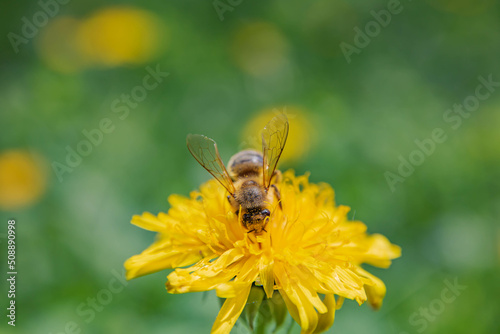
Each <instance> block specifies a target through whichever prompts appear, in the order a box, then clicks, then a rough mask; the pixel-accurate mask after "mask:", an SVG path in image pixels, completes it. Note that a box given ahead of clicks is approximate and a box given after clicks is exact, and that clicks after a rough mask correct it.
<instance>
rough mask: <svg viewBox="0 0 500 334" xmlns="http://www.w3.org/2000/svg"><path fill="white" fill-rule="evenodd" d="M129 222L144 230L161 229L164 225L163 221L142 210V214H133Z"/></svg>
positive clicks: (163, 228) (156, 230) (157, 230)
mask: <svg viewBox="0 0 500 334" xmlns="http://www.w3.org/2000/svg"><path fill="white" fill-rule="evenodd" d="M131 223H132V224H134V225H136V226H139V227H140V228H143V229H145V230H148V231H155V232H159V231H163V230H165V227H166V226H165V223H163V222H162V221H161V220H159V219H158V218H157V217H156V216H155V215H153V214H151V213H149V212H144V213H143V214H142V216H138V215H135V216H133V217H132V221H131Z"/></svg>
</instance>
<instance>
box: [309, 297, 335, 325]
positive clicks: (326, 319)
mask: <svg viewBox="0 0 500 334" xmlns="http://www.w3.org/2000/svg"><path fill="white" fill-rule="evenodd" d="M323 303H324V304H325V305H326V307H327V308H328V312H326V313H323V314H320V315H319V316H318V325H317V326H316V329H315V330H314V333H322V332H324V331H327V330H328V329H329V328H330V327H332V325H333V321H334V320H335V308H336V304H335V296H334V295H333V294H328V295H325V299H323Z"/></svg>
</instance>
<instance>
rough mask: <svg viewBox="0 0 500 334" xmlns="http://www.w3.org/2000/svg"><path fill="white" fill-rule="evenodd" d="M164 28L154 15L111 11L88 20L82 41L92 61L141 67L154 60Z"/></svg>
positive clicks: (122, 9)
mask: <svg viewBox="0 0 500 334" xmlns="http://www.w3.org/2000/svg"><path fill="white" fill-rule="evenodd" d="M162 32H163V27H162V25H161V23H160V21H159V20H158V19H157V17H156V15H154V14H153V13H150V12H147V11H144V10H141V9H137V8H132V7H111V8H105V9H103V10H100V11H98V12H96V13H95V14H94V15H92V16H91V17H90V18H88V19H87V20H85V21H84V22H83V23H82V25H81V27H80V30H79V34H78V40H79V43H80V47H81V49H82V51H83V54H84V55H85V56H86V57H87V58H88V59H90V60H91V61H93V62H95V63H98V64H103V65H108V66H117V65H123V64H140V63H145V62H147V61H149V60H150V59H151V58H153V57H154V56H155V55H156V53H157V51H158V47H159V44H160V43H161V42H163V40H160V36H161V35H162Z"/></svg>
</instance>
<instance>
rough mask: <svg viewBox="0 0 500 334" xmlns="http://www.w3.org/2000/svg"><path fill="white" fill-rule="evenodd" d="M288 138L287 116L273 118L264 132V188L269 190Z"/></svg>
mask: <svg viewBox="0 0 500 334" xmlns="http://www.w3.org/2000/svg"><path fill="white" fill-rule="evenodd" d="M287 136H288V118H287V117H286V115H285V114H280V115H278V116H275V117H273V119H272V120H270V121H269V123H267V125H266V126H265V127H264V130H262V153H263V156H264V168H263V174H264V187H266V189H267V188H269V186H270V184H271V178H272V177H273V174H274V171H275V170H276V166H277V165H278V160H279V159H280V156H281V153H282V152H283V148H284V147H285V143H286V138H287Z"/></svg>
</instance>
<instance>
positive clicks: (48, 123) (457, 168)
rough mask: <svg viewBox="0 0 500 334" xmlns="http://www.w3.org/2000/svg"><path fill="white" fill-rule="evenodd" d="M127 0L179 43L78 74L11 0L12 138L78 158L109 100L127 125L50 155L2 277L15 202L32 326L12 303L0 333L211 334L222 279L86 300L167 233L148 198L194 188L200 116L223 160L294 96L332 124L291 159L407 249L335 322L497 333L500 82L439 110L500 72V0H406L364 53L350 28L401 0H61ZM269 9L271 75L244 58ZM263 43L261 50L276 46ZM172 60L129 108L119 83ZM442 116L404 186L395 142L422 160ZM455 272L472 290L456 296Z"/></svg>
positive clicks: (313, 117) (5, 80)
mask: <svg viewBox="0 0 500 334" xmlns="http://www.w3.org/2000/svg"><path fill="white" fill-rule="evenodd" d="M122 4H126V5H131V6H135V7H136V8H140V9H144V10H147V11H150V12H152V13H154V14H156V15H157V17H158V18H159V20H160V21H161V22H162V23H163V24H164V26H165V30H166V31H168V42H166V43H165V47H164V48H162V50H161V52H159V53H158V55H157V56H156V57H154V58H151V59H150V60H148V61H147V62H144V63H141V64H135V65H131V64H128V65H122V66H115V67H98V66H97V67H89V68H86V69H83V70H81V71H77V72H73V73H62V72H59V71H57V70H54V69H52V68H51V67H49V66H47V64H46V63H45V62H44V61H43V59H41V57H40V56H39V53H38V52H37V49H36V45H37V44H36V43H37V37H38V36H37V37H35V38H33V39H30V41H29V42H28V43H27V44H25V45H21V46H20V50H19V52H18V53H15V52H14V51H13V48H12V46H11V44H10V42H9V39H8V38H7V34H8V32H12V31H13V32H16V33H18V32H19V30H20V29H21V26H22V21H21V18H22V17H23V16H27V17H29V16H30V15H33V13H35V12H36V11H37V10H39V8H40V7H39V6H38V5H37V3H36V2H35V1H32V2H28V1H20V2H10V3H8V4H5V5H4V6H3V9H2V12H1V14H0V18H1V19H0V28H1V29H0V31H1V32H2V33H1V34H2V36H3V37H2V39H1V40H0V48H1V53H0V60H1V64H0V125H1V138H2V140H1V143H0V150H1V152H3V151H5V150H8V149H27V150H30V151H31V150H32V151H35V152H38V153H39V154H41V155H42V156H43V157H45V159H46V160H47V162H48V164H49V168H50V164H52V163H53V162H54V161H57V162H61V163H64V160H65V158H66V153H67V152H66V146H67V145H69V146H71V147H73V148H74V147H75V146H76V145H77V143H78V142H79V141H81V140H82V139H84V137H83V135H82V130H84V129H87V130H90V129H93V128H96V127H97V126H98V124H99V122H100V121H101V119H103V118H110V119H112V121H113V124H114V125H115V129H114V131H113V132H112V133H110V134H106V135H105V136H104V138H103V141H102V143H101V144H100V145H98V146H96V147H94V148H93V151H92V153H91V154H90V155H89V156H87V157H84V159H83V161H82V163H81V164H80V165H79V166H78V167H76V168H74V170H73V172H72V173H66V174H64V176H63V181H62V182H59V180H58V178H57V176H56V174H55V173H54V171H53V170H52V168H50V170H49V176H48V177H49V180H48V187H47V189H46V190H45V192H44V193H43V195H42V196H41V198H40V199H39V200H38V201H37V202H36V203H34V204H32V205H29V206H26V207H23V208H20V209H18V210H15V211H2V212H1V217H2V221H3V222H2V226H3V227H2V230H1V231H0V235H1V236H2V239H1V241H2V243H1V244H0V247H1V251H0V255H1V262H0V263H1V267H0V268H2V269H1V270H2V274H1V275H2V277H5V272H6V266H4V264H5V260H4V259H6V243H5V237H6V234H5V233H6V222H7V219H9V218H15V219H16V220H17V243H18V244H17V259H18V273H19V274H18V277H17V296H16V304H17V306H18V308H17V319H16V320H17V322H16V323H17V326H16V327H15V328H10V326H7V324H6V322H7V318H6V317H5V315H2V323H1V324H0V331H1V332H2V333H3V332H9V333H54V334H55V333H61V332H63V333H64V330H65V326H69V327H71V326H72V325H71V322H75V323H76V324H77V325H78V326H79V328H81V330H82V333H197V332H200V333H208V332H209V329H210V327H211V325H212V323H213V321H214V320H215V317H216V314H217V312H218V302H217V299H216V297H215V294H214V293H213V292H209V293H195V294H186V295H169V294H167V293H166V291H165V288H164V283H165V277H166V275H167V274H168V271H163V272H159V273H156V274H152V275H148V276H145V277H142V278H138V279H135V280H132V281H130V282H129V283H128V285H127V286H126V287H125V288H124V289H123V290H122V291H120V292H117V293H113V294H112V297H111V298H112V300H110V302H109V304H107V305H104V306H102V310H101V309H100V308H99V311H95V312H93V311H89V310H90V309H91V308H90V307H88V306H85V305H84V306H81V304H82V303H84V304H85V303H87V302H88V298H96V297H97V296H98V295H99V294H101V296H102V294H103V293H104V294H105V292H101V291H102V290H103V289H106V288H107V287H108V284H109V283H110V282H115V281H113V279H114V277H115V275H114V274H113V273H118V274H117V275H122V274H123V269H122V268H123V262H124V261H125V260H126V259H127V258H128V257H130V256H132V255H134V254H138V253H140V252H141V251H142V250H143V249H145V248H146V247H147V246H148V245H149V244H150V243H151V242H152V241H153V239H154V234H153V233H151V232H148V231H144V230H141V229H140V228H138V227H135V226H133V225H131V224H129V221H130V219H131V217H132V216H133V215H134V214H140V213H142V212H144V211H148V212H152V213H155V214H156V213H158V212H160V211H166V210H168V203H167V202H166V198H167V196H168V195H169V194H173V193H178V194H184V195H187V194H188V193H189V191H190V190H192V189H195V188H196V187H197V186H198V185H199V184H200V183H201V182H202V181H204V180H208V179H209V175H208V174H207V173H206V172H205V171H204V170H203V169H202V168H200V166H199V165H198V164H197V163H196V162H195V160H194V159H193V158H192V157H191V155H190V154H189V153H188V151H187V149H186V147H185V137H186V134H188V133H203V134H206V135H208V136H210V137H212V138H214V139H215V140H216V141H217V142H218V143H219V146H220V148H221V154H222V156H223V159H224V161H227V159H228V158H229V157H230V156H231V154H233V153H235V152H236V151H237V150H238V149H239V148H240V143H241V140H242V139H241V132H242V130H243V128H244V126H245V124H246V123H247V122H248V121H249V120H251V119H252V117H253V116H255V115H256V114H258V112H259V111H260V110H263V109H266V108H277V109H279V110H283V109H284V108H291V107H297V108H301V109H302V110H304V115H305V117H306V118H307V119H308V120H309V121H310V123H311V126H312V127H313V129H314V136H315V139H316V140H315V142H314V143H313V144H311V146H310V149H309V150H308V153H307V154H306V155H304V156H302V157H301V158H300V159H296V160H295V161H292V162H284V163H283V164H282V165H281V169H288V168H293V169H295V170H296V172H297V173H298V174H302V173H304V172H306V171H309V172H311V177H310V179H311V181H313V182H320V181H324V182H327V183H329V184H331V185H332V186H333V187H334V188H335V191H336V200H337V203H338V204H345V205H349V206H351V208H352V211H351V213H350V218H352V215H353V214H354V212H355V219H356V220H361V221H363V222H364V223H366V224H367V226H368V231H369V232H370V233H382V234H384V235H386V236H387V237H388V238H389V240H391V242H393V243H395V244H397V245H400V246H401V247H402V250H403V256H402V257H401V258H400V259H398V260H396V261H395V262H394V263H393V266H392V267H391V268H390V269H388V270H384V269H375V268H369V270H370V271H371V272H372V273H374V274H376V275H377V276H378V277H380V278H381V279H382V280H383V281H384V282H385V283H386V285H387V289H388V292H387V296H386V298H385V301H384V305H383V307H382V309H381V310H380V311H378V312H374V311H372V310H371V309H370V307H369V306H367V305H363V306H361V307H359V306H357V304H356V303H355V302H353V301H346V303H345V304H344V306H343V308H342V309H341V310H340V311H338V312H337V314H336V320H335V324H334V325H333V327H332V328H331V329H330V330H329V332H331V333H395V334H403V333H410V334H411V333H429V334H430V333H498V332H500V322H499V320H498V315H499V314H500V305H499V301H498V297H499V296H500V286H499V281H500V280H499V278H500V276H499V253H500V246H499V241H500V232H499V227H498V217H499V213H500V191H499V190H500V187H499V180H500V131H499V128H500V114H499V112H500V91H494V92H492V93H491V96H490V97H489V98H488V99H486V100H484V101H481V102H480V105H479V107H478V108H477V109H476V110H474V111H473V112H471V113H470V116H469V117H468V118H463V119H462V123H461V125H460V126H459V127H458V128H457V129H453V128H452V127H451V126H450V125H452V123H447V122H446V121H445V120H444V119H443V115H444V114H445V112H446V111H447V110H448V109H449V108H451V107H452V106H453V105H454V104H458V103H463V101H464V100H465V99H466V98H467V97H469V96H471V95H474V93H475V89H476V87H477V86H478V85H479V84H480V81H479V80H478V77H479V76H482V77H484V78H487V77H488V76H489V75H492V78H493V80H494V81H500V62H499V58H498V55H499V53H500V20H499V15H500V5H499V4H498V2H496V1H488V0H481V1H472V0H460V1H451V0H450V1H446V0H440V1H430V0H429V1H403V2H401V5H400V6H401V8H402V10H401V12H400V13H399V14H397V15H392V17H391V22H390V23H389V24H388V25H387V26H386V27H382V28H381V29H380V32H379V33H378V34H376V36H374V37H372V38H370V39H371V40H370V43H369V44H368V45H367V46H366V47H363V48H360V52H359V54H356V53H355V54H352V55H351V62H350V63H348V62H347V60H346V58H345V57H344V55H343V54H342V51H341V49H340V46H339V45H340V43H341V42H345V43H349V44H351V45H354V39H355V30H354V28H355V27H359V28H360V29H362V30H364V28H365V25H366V24H367V23H369V22H371V21H374V17H373V16H372V14H371V13H370V11H372V10H375V11H380V10H382V9H385V8H387V4H388V2H387V1H374V2H370V1H351V2H347V1H325V0H323V1H296V0H288V1H285V0H281V1H265V2H264V1H262V2H259V3H255V2H252V1H242V2H241V4H239V5H236V6H232V7H234V8H233V10H232V11H227V12H225V13H224V20H220V18H219V16H218V14H217V12H216V10H215V8H214V6H213V4H212V2H210V1H180V0H179V1H144V2H139V1H136V2H134V1H123V2H119V1H112V2H109V3H106V4H104V3H101V2H99V1H86V2H81V1H72V2H70V3H68V4H67V5H64V6H61V9H60V12H59V13H58V14H57V15H58V16H59V15H70V16H73V17H77V18H82V17H86V16H88V15H90V14H91V13H93V12H95V11H96V10H98V9H101V8H104V7H106V6H110V5H122ZM56 17H57V16H56ZM54 19H55V18H52V19H51V20H54ZM254 22H266V23H268V24H270V25H272V26H274V29H275V30H276V31H278V32H279V33H280V34H281V36H282V37H283V40H284V41H285V42H286V48H285V51H284V57H285V62H286V68H285V69H281V70H279V71H278V72H276V73H274V74H273V73H271V74H264V75H261V76H255V75H251V74H248V73H247V72H245V71H244V70H242V68H241V66H238V64H237V62H236V61H235V60H234V57H233V56H232V54H233V52H234V49H232V45H233V44H232V43H233V42H232V41H233V39H234V38H235V34H236V32H237V31H238V29H240V28H241V27H242V26H243V25H245V24H252V23H254ZM43 29H44V28H41V29H40V30H41V32H42V31H43ZM41 32H40V33H41ZM241 43H242V44H245V41H240V44H241ZM262 54H263V55H264V56H262V55H260V54H259V53H257V54H256V57H257V56H261V57H264V59H263V61H265V60H266V59H265V55H266V50H262ZM157 65H159V66H160V68H161V69H162V70H163V71H166V72H169V73H170V75H169V76H168V78H166V79H165V80H164V82H162V83H161V84H160V85H159V86H158V87H157V88H156V89H154V90H152V91H150V92H149V93H148V96H147V98H146V99H145V100H144V101H142V102H141V103H140V104H139V105H138V106H137V108H135V109H132V110H131V112H130V114H129V115H128V117H127V118H126V119H124V120H120V119H119V118H118V117H117V116H118V115H117V114H115V113H113V111H112V110H111V108H110V105H111V103H112V101H113V100H114V99H116V98H117V97H119V96H120V94H122V93H129V92H130V91H131V89H132V88H133V87H134V86H136V85H138V84H141V82H142V79H143V77H144V76H145V74H146V71H145V68H146V66H151V67H153V68H154V67H155V66H157ZM435 128H442V129H443V130H444V131H445V133H446V136H447V137H446V140H445V141H444V142H443V143H438V144H436V147H435V151H434V152H433V153H432V154H430V155H429V156H426V157H425V161H424V162H423V163H422V164H421V165H420V166H417V167H415V171H414V172H413V173H412V174H411V175H410V176H409V177H407V178H405V180H404V182H402V183H397V184H396V185H395V190H394V191H391V188H390V186H389V185H388V183H387V182H386V177H385V173H386V171H390V172H392V173H397V170H398V166H399V165H400V160H399V157H400V156H402V157H404V158H405V159H409V156H410V154H412V152H414V151H415V150H417V149H418V147H417V145H416V144H415V140H424V139H426V138H431V133H432V131H433V130H434V129H435ZM414 154H416V153H414ZM454 280H457V281H458V283H459V284H460V285H462V286H466V288H465V289H464V290H463V291H461V292H460V295H458V296H457V298H456V299H455V300H454V301H453V302H450V303H444V304H442V303H441V304H440V302H439V301H440V300H442V297H441V295H442V292H443V290H444V289H445V288H446V286H447V285H446V282H447V281H448V282H453V281H454ZM5 282H6V281H5V279H2V285H1V289H2V290H1V291H0V295H1V296H2V297H1V307H2V310H4V311H2V314H5V307H6V301H7V298H6V297H5V295H6V291H7V285H6V284H5ZM117 286H119V284H117ZM436 300H438V301H436ZM439 305H445V306H444V309H442V310H438V312H437V314H434V315H433V314H432V313H431V316H432V319H431V318H429V319H430V320H421V319H425V318H424V317H422V316H420V315H418V314H419V312H421V309H422V308H429V307H435V308H436V307H438V306H439ZM98 306H99V305H98ZM79 307H81V308H82V309H81V310H86V313H85V315H83V316H82V314H81V312H78V311H77V310H78V308H79ZM438 308H439V307H438ZM415 312H416V313H417V316H416V317H415V318H413V320H414V321H411V320H410V318H411V317H412V315H413V314H414V313H415ZM417 320H418V321H419V322H417V323H416V322H415V321H417ZM68 323H69V324H70V325H67V324H68ZM424 324H425V326H424ZM424 327H425V328H424ZM233 332H234V333H239V331H238V330H237V329H235V330H234V331H233ZM292 332H293V333H298V332H299V326H297V325H295V327H293V328H292Z"/></svg>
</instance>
